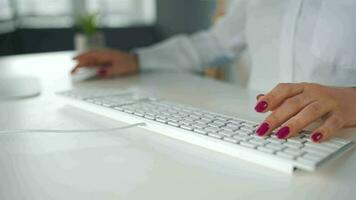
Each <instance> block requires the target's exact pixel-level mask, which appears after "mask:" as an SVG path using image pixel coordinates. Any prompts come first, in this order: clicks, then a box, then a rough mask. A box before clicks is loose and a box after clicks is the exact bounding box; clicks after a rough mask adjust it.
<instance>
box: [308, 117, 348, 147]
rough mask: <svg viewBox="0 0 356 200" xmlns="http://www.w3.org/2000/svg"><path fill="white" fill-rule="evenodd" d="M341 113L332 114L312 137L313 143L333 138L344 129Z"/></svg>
mask: <svg viewBox="0 0 356 200" xmlns="http://www.w3.org/2000/svg"><path fill="white" fill-rule="evenodd" d="M340 116H341V114H340V113H332V114H331V115H330V116H329V117H328V118H327V119H326V121H325V122H324V123H323V124H322V125H321V126H320V127H318V128H317V129H316V130H314V132H313V133H312V134H311V135H310V139H311V141H313V142H315V143H319V142H322V141H325V140H328V139H330V138H332V137H333V136H334V135H335V133H336V132H337V131H338V130H340V129H341V128H342V127H344V125H345V122H344V120H343V119H342V117H340Z"/></svg>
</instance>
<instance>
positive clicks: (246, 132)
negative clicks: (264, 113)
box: [235, 130, 252, 135]
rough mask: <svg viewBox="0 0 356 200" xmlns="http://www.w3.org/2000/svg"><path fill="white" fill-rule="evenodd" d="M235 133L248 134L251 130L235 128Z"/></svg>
mask: <svg viewBox="0 0 356 200" xmlns="http://www.w3.org/2000/svg"><path fill="white" fill-rule="evenodd" d="M235 133H237V134H239V135H249V134H251V133H252V132H251V131H247V130H237V131H235Z"/></svg>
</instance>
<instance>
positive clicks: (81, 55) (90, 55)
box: [72, 50, 98, 60]
mask: <svg viewBox="0 0 356 200" xmlns="http://www.w3.org/2000/svg"><path fill="white" fill-rule="evenodd" d="M97 53H98V51H97V50H90V51H87V52H84V53H80V54H78V55H76V56H74V57H73V58H72V59H73V60H79V59H85V58H88V57H92V56H93V55H95V54H97Z"/></svg>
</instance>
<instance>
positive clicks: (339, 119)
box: [255, 83, 356, 142]
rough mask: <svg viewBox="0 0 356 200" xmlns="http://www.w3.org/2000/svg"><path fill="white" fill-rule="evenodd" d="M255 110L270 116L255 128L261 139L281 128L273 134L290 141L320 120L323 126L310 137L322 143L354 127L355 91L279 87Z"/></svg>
mask: <svg viewBox="0 0 356 200" xmlns="http://www.w3.org/2000/svg"><path fill="white" fill-rule="evenodd" d="M255 110H256V111H257V112H261V113H264V112H268V111H271V112H272V113H271V114H270V115H269V116H268V117H267V118H266V119H265V121H264V122H263V123H261V125H260V126H259V127H258V128H257V130H256V133H257V134H258V135H260V136H264V135H267V134H270V133H271V131H273V130H275V129H276V128H277V127H281V128H279V129H278V131H277V132H276V135H277V137H278V138H279V139H285V138H289V137H293V136H295V135H297V134H298V133H299V132H300V131H302V130H303V129H304V128H305V127H306V126H308V125H309V124H311V123H312V122H314V121H316V120H318V119H322V120H323V123H322V124H321V125H320V126H319V127H318V128H316V129H315V130H314V131H313V132H312V134H311V136H310V139H311V140H312V141H313V142H321V141H324V140H327V139H328V138H331V137H333V136H335V134H336V133H337V131H338V130H340V129H341V128H344V127H352V126H356V89H355V88H344V87H327V86H322V85H319V84H312V83H280V84H278V85H277V86H276V87H275V88H274V89H272V91H270V92H269V93H267V94H266V95H263V96H260V97H259V98H258V102H257V104H256V107H255Z"/></svg>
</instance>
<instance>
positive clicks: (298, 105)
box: [256, 93, 312, 136]
mask: <svg viewBox="0 0 356 200" xmlns="http://www.w3.org/2000/svg"><path fill="white" fill-rule="evenodd" d="M311 102H312V100H311V99H310V98H308V95H307V94H305V93H301V94H298V95H296V96H294V97H291V98H289V99H287V100H286V101H284V102H283V103H282V104H281V105H280V106H279V107H278V108H276V109H275V110H274V111H273V112H272V113H271V114H270V115H269V116H268V117H267V118H266V119H265V120H264V122H263V123H262V124H261V125H260V126H259V128H258V129H257V130H256V134H257V135H259V136H264V135H267V134H269V133H270V132H271V131H273V130H274V129H275V128H277V127H279V126H280V125H282V124H283V123H285V122H286V121H287V120H288V119H290V118H291V117H293V116H294V115H296V114H297V113H298V112H299V111H301V110H302V109H303V108H304V107H305V106H307V105H308V104H310V103H311Z"/></svg>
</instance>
